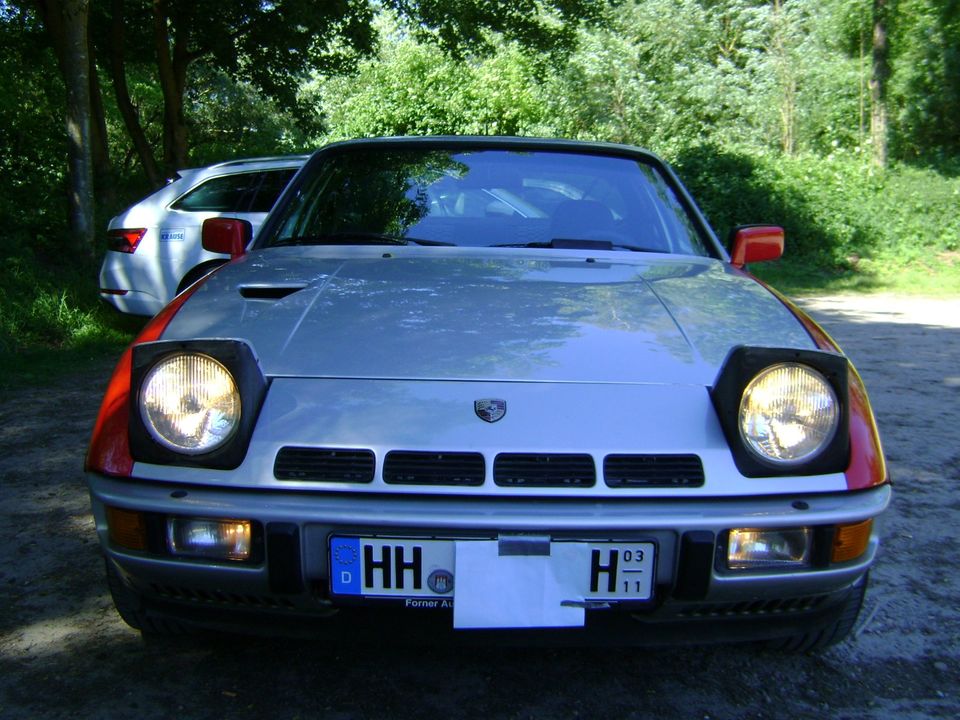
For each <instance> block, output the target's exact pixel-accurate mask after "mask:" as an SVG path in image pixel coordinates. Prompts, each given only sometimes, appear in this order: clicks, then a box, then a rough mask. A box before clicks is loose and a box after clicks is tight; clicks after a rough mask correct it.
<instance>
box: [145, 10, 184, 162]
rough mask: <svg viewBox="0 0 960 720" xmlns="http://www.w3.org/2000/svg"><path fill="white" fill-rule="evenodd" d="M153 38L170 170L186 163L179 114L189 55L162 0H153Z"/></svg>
mask: <svg viewBox="0 0 960 720" xmlns="http://www.w3.org/2000/svg"><path fill="white" fill-rule="evenodd" d="M171 32H172V35H173V37H172V40H173V48H172V53H171V47H170V41H171V37H170V36H171ZM153 39H154V45H155V48H156V52H157V68H158V70H159V76H160V88H161V90H162V91H163V160H164V164H165V165H166V169H167V172H169V173H173V172H176V171H177V170H178V169H180V168H182V167H185V166H186V164H187V122H186V118H185V117H184V114H183V94H184V90H185V86H186V75H187V66H188V65H189V58H188V53H187V43H186V37H184V35H183V34H182V33H178V32H176V28H175V27H172V26H171V23H170V16H169V14H168V12H167V6H166V2H165V1H164V0H154V2H153Z"/></svg>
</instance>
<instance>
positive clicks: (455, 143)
mask: <svg viewBox="0 0 960 720" xmlns="http://www.w3.org/2000/svg"><path fill="white" fill-rule="evenodd" d="M424 146H425V147H438V148H439V147H453V148H462V149H464V150H469V149H477V150H484V149H500V150H544V151H551V150H552V151H561V152H563V151H565V152H574V153H587V154H598V155H620V156H627V157H633V158H643V159H644V160H646V161H648V162H653V163H655V164H658V165H664V164H665V163H664V162H663V160H662V159H661V158H660V157H658V156H657V155H656V154H655V153H652V152H650V151H649V150H645V149H643V148H640V147H636V146H634V145H624V144H619V143H610V142H599V141H589V140H565V139H556V138H541V137H518V136H508V135H423V136H395V137H376V138H358V139H353V140H341V141H339V142H333V143H330V144H329V145H325V146H324V147H322V148H320V149H319V150H318V151H317V153H316V154H322V153H325V152H327V151H335V150H349V149H354V148H356V149H360V148H369V147H424Z"/></svg>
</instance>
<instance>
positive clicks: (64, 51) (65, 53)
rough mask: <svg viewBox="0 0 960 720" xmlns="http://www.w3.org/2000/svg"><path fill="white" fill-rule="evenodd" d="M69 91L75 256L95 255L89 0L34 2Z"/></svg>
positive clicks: (71, 225)
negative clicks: (88, 49)
mask: <svg viewBox="0 0 960 720" xmlns="http://www.w3.org/2000/svg"><path fill="white" fill-rule="evenodd" d="M36 1H37V8H38V10H39V11H40V15H41V17H42V18H43V24H44V27H45V28H46V30H47V34H48V35H49V37H50V39H51V41H52V44H53V48H54V51H55V52H56V55H57V62H58V63H59V65H60V72H61V73H62V74H63V80H64V85H65V86H66V90H67V107H66V111H67V112H66V130H67V161H68V164H69V169H70V189H69V194H68V207H69V213H70V233H71V235H72V244H73V245H74V248H75V250H76V252H78V253H79V254H81V255H86V256H91V257H92V256H93V243H94V233H95V226H94V202H93V197H94V196H93V155H92V151H91V136H90V57H89V55H88V52H87V47H88V43H87V23H88V20H89V16H90V6H89V3H88V0H36Z"/></svg>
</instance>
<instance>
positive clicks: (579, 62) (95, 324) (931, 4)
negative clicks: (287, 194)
mask: <svg viewBox="0 0 960 720" xmlns="http://www.w3.org/2000/svg"><path fill="white" fill-rule="evenodd" d="M245 3H246V4H245ZM93 5H94V14H95V16H94V17H93V18H92V20H91V23H92V26H93V27H94V28H95V35H94V41H95V42H94V44H95V46H96V47H99V48H101V51H102V52H101V54H100V55H99V56H98V65H97V67H98V68H99V70H100V72H99V73H98V77H99V80H100V84H101V88H102V94H101V95H102V99H103V103H104V118H105V122H106V130H107V140H108V145H109V147H108V150H109V159H110V167H111V172H110V176H109V179H108V180H107V181H104V180H103V178H101V179H100V185H99V186H98V203H99V205H98V218H97V224H98V226H99V227H104V226H105V224H106V221H107V219H108V218H109V217H110V216H111V215H113V214H115V213H116V212H117V211H119V210H120V209H121V208H122V207H124V206H125V205H127V204H129V203H131V202H133V201H135V200H136V199H137V198H138V197H140V196H142V195H144V194H145V193H147V192H148V191H149V189H150V185H149V182H148V181H147V178H146V176H145V175H144V173H143V168H142V166H141V160H140V159H138V153H137V151H136V150H135V149H134V146H133V143H132V141H131V138H130V135H129V133H128V129H127V128H126V127H125V124H124V121H123V119H122V117H121V112H120V108H119V106H118V104H117V101H116V100H115V93H114V87H113V84H112V80H111V73H110V67H109V62H108V59H107V58H105V57H103V51H106V50H107V49H108V48H109V47H110V44H109V40H110V36H109V33H108V32H107V29H108V26H107V25H105V24H104V23H105V22H106V19H108V18H106V15H104V13H105V12H106V9H107V7H108V6H107V4H98V3H94V4H93ZM193 5H194V4H191V3H188V2H172V0H171V2H170V3H168V4H167V5H166V6H165V7H169V8H174V9H177V8H179V10H178V12H180V11H182V12H187V10H185V9H189V8H191V7H193ZM149 6H150V5H149V3H145V2H141V1H137V2H128V3H127V4H126V8H127V13H128V15H129V19H130V31H129V32H128V36H127V39H126V41H125V42H126V45H125V48H126V85H127V89H128V90H129V94H130V98H131V102H132V104H133V106H134V107H135V109H136V111H137V113H138V119H139V124H140V126H141V127H142V129H143V131H144V135H145V137H146V139H147V141H148V143H149V144H150V146H151V147H152V149H153V152H154V153H155V154H156V156H157V157H161V156H163V150H164V134H165V121H164V113H165V98H164V95H163V93H162V92H161V87H160V84H159V83H158V80H157V76H156V68H155V61H154V53H153V51H152V49H151V50H150V51H148V52H143V51H142V48H143V47H151V40H150V37H149V33H147V32H146V31H145V30H144V28H146V27H147V25H144V24H143V23H144V22H146V20H149V13H148V7H149ZM201 6H202V7H201ZM216 6H217V4H216V3H213V4H210V3H200V4H196V7H197V8H199V9H198V10H196V12H197V13H201V10H202V11H203V12H206V13H208V14H209V13H210V12H213V13H214V14H216ZM248 6H249V7H250V8H256V9H257V12H258V13H261V12H266V11H268V10H269V8H271V7H273V6H274V4H272V3H271V4H262V3H252V4H251V3H250V2H248V0H236V1H235V2H233V3H232V4H231V5H230V8H232V9H231V11H230V12H231V13H233V14H232V15H231V17H230V22H233V23H235V25H236V27H242V25H243V8H244V7H248ZM287 6H289V7H290V8H300V9H302V8H303V7H306V6H305V5H304V4H303V3H302V2H293V1H292V0H290V1H289V2H286V3H284V4H283V7H287ZM343 6H344V8H347V6H349V9H350V12H349V13H346V10H344V12H345V13H346V14H344V15H343V18H351V20H350V22H351V23H354V24H353V25H350V26H349V27H347V26H344V27H334V25H335V23H334V25H331V26H330V27H331V30H330V34H329V35H327V36H325V37H326V41H325V44H322V46H321V45H317V46H315V47H313V48H312V50H311V52H315V53H319V55H318V57H319V56H321V55H322V57H324V58H326V59H327V60H326V61H324V62H320V61H319V60H318V61H316V62H314V61H313V60H311V61H310V62H307V61H306V60H305V59H304V57H305V56H301V55H298V54H297V53H293V54H290V55H289V57H287V56H284V55H283V52H282V51H281V50H282V46H283V43H282V42H281V43H276V42H271V43H268V44H269V46H270V47H271V48H272V49H271V51H270V52H271V53H272V54H271V55H270V58H269V60H270V62H269V63H267V62H260V60H259V59H258V55H257V53H256V52H254V47H255V46H256V42H255V41H254V40H249V38H248V39H247V40H244V42H246V43H247V44H246V45H244V44H241V45H239V46H237V47H230V48H227V47H226V46H225V45H224V46H222V47H221V45H222V41H223V40H225V37H219V41H221V45H217V44H216V43H213V44H209V46H210V47H212V48H214V49H213V50H211V51H210V52H209V53H207V54H206V55H204V54H202V53H200V52H197V53H196V57H195V58H194V59H193V60H191V62H190V64H189V67H188V72H187V75H186V79H185V84H184V90H185V92H184V95H183V103H184V107H183V115H184V118H185V123H186V128H187V137H188V140H189V152H190V161H191V163H192V164H206V163H210V162H214V161H219V160H224V159H228V158H231V157H238V156H255V155H263V154H277V153H287V152H299V151H303V150H307V149H310V148H311V147H315V146H317V145H319V144H322V143H323V142H326V141H328V140H332V139H338V138H344V137H355V136H364V135H382V134H437V133H476V134H521V135H541V136H564V137H574V138H583V139H598V140H608V141H615V142H627V143H634V144H639V145H643V146H646V147H648V148H650V149H652V150H654V151H656V152H659V153H660V154H662V155H663V156H665V157H666V158H667V159H668V160H669V161H671V162H672V163H673V164H674V165H675V166H676V168H677V169H678V171H679V173H680V175H681V177H683V178H684V180H685V181H686V182H687V183H688V185H689V186H690V188H691V189H692V190H693V192H694V195H695V196H696V198H697V200H698V202H699V203H700V205H701V206H702V208H703V210H704V212H705V214H706V215H707V216H708V217H709V218H710V220H711V221H712V223H713V225H714V226H715V228H716V229H717V232H718V234H719V235H720V236H721V238H723V237H725V236H726V234H727V233H728V231H729V230H730V228H732V227H734V226H735V225H737V224H741V223H751V222H771V223H778V224H782V225H783V226H784V227H785V228H786V230H787V237H788V253H787V256H786V258H785V260H784V261H783V262H782V263H781V264H780V266H781V268H783V267H791V268H801V269H805V270H808V271H809V270H810V269H815V270H816V273H812V272H807V273H806V276H807V277H816V278H818V279H819V281H820V282H821V284H822V283H825V282H828V281H829V279H830V278H834V277H838V278H849V277H851V276H860V277H861V278H867V277H875V278H876V277H880V276H881V275H882V274H883V273H882V268H884V267H887V266H898V267H899V266H903V265H905V264H913V265H915V266H918V267H923V268H928V267H936V266H937V264H938V263H939V264H940V265H941V266H942V265H944V264H945V263H948V262H950V261H951V259H952V258H954V257H956V253H957V251H958V250H960V247H958V246H960V212H958V208H960V179H958V175H960V172H958V171H960V2H956V0H898V1H897V2H895V3H892V5H891V6H892V8H893V12H892V13H891V15H890V17H889V26H888V31H889V37H890V65H891V69H892V74H891V76H890V81H889V85H888V88H887V99H888V104H889V122H890V125H889V141H890V158H891V164H890V166H889V167H887V168H877V167H875V166H874V165H873V164H872V163H871V156H872V148H871V144H870V143H871V140H870V110H871V107H870V103H871V97H870V90H869V83H870V79H871V58H870V52H871V39H872V31H873V28H872V22H873V18H872V15H871V13H872V8H873V3H872V0H618V1H617V2H611V3H607V2H595V1H590V0H573V1H571V2H568V1H567V0H524V2H522V3H512V4H511V3H509V2H506V0H502V1H501V0H489V1H488V0H431V1H430V2H421V3H416V4H413V3H408V2H406V0H392V1H391V2H386V3H382V4H381V5H380V7H381V8H393V11H391V12H387V11H385V10H381V11H380V12H379V14H378V15H377V17H376V18H375V19H374V20H373V22H372V24H367V25H364V26H360V25H357V24H356V23H357V22H360V21H361V20H363V21H365V20H364V19H369V18H370V17H372V14H371V12H370V8H372V7H374V6H373V5H371V4H368V3H367V2H365V0H349V1H348V2H344V3H343ZM508 6H509V7H511V8H513V10H511V11H510V13H507V14H505V15H504V14H502V13H501V14H500V15H497V12H495V11H499V10H502V9H503V8H505V7H508ZM31 7H32V6H31V4H30V3H28V2H25V1H24V2H16V1H14V0H10V1H7V0H0V78H2V81H3V87H4V92H5V93H6V102H5V103H4V104H3V105H2V106H0V170H2V172H0V216H2V217H3V218H4V220H5V233H4V234H3V236H2V237H0V354H2V353H7V352H9V351H11V350H15V349H19V348H24V347H32V346H37V345H46V346H74V347H85V346H87V345H89V344H90V343H93V344H96V343H99V342H107V343H110V342H117V341H118V340H119V339H122V338H125V337H127V336H128V333H129V325H128V324H125V322H124V321H122V320H120V319H118V318H117V317H116V316H113V315H110V314H108V313H106V312H105V311H104V309H103V308H101V307H100V306H99V305H98V304H97V299H96V282H95V272H96V267H95V266H94V265H90V264H89V262H79V263H78V262H77V261H76V260H75V259H74V258H69V257H64V256H63V252H62V249H63V248H65V247H68V246H69V243H67V242H66V241H65V240H66V233H67V231H66V194H67V191H68V190H67V172H66V166H65V146H66V143H65V140H64V129H63V121H62V119H61V118H62V117H63V110H62V108H63V103H64V90H63V86H62V80H61V79H60V76H59V72H58V68H57V63H56V60H55V58H54V55H53V53H52V52H51V50H50V48H49V46H48V43H47V38H46V36H45V34H44V31H43V27H42V25H41V24H40V23H39V21H38V19H37V18H36V17H35V15H34V14H33V13H32V12H31V9H30V8H31ZM111 7H112V6H111ZM277 7H280V4H279V3H278V4H277ZM330 7H333V5H331V6H330ZM234 11H236V12H234ZM454 11H456V12H454ZM191 12H192V11H191ZM564 13H566V15H565V14H564ZM201 14H202V13H201ZM191 17H192V16H191ZM191 17H188V18H186V19H184V18H182V17H181V18H179V19H177V20H176V22H177V23H187V22H188V21H190V20H191ZM330 17H332V16H330V15H329V14H328V15H327V18H328V21H329V18H330ZM410 18H415V19H416V22H410ZM574 18H575V19H578V20H580V21H583V20H586V22H585V23H584V22H573V19H574ZM192 19H193V20H195V19H196V18H195V17H192ZM287 19H289V18H287ZM274 20H277V18H274ZM474 20H476V22H474ZM224 22H226V19H224ZM171 23H172V24H171V28H173V29H172V30H171V33H172V35H171V43H172V44H173V38H174V35H175V33H174V30H175V29H176V27H179V26H177V25H176V23H174V22H173V21H171ZM208 24H209V23H208ZM184 27H187V26H186V25H184ZM304 27H306V26H304ZM137 28H140V29H139V30H137ZM214 30H215V28H213V27H210V28H207V27H206V26H205V24H204V23H195V22H194V23H192V24H190V25H189V31H190V33H192V34H191V35H190V38H191V43H193V44H194V45H193V47H196V48H198V49H202V48H206V47H207V45H205V44H204V43H205V39H206V38H207V36H206V35H205V33H206V32H207V31H210V32H213V31H214ZM268 31H270V28H268V27H266V26H263V25H262V24H261V25H258V28H257V33H253V34H251V35H250V37H251V38H254V37H260V36H262V35H263V33H265V32H268ZM270 32H274V33H279V32H281V28H280V26H279V25H278V26H277V28H274V30H273V31H270ZM258 33H259V35H258ZM271 37H272V36H271ZM248 40H249V41H248ZM250 43H253V44H252V45H251V44H250ZM216 48H220V50H217V49H216ZM238 48H239V53H238V54H234V51H235V50H237V49H238ZM244 48H246V50H244ZM314 60H316V58H314ZM258 63H259V64H258ZM101 252H102V248H100V252H98V253H97V255H100V253H101ZM98 260H99V258H96V259H95V260H94V262H97V261H98ZM946 277H950V278H952V277H955V274H950V275H947V276H946ZM861 285H863V283H861ZM958 289H960V288H958Z"/></svg>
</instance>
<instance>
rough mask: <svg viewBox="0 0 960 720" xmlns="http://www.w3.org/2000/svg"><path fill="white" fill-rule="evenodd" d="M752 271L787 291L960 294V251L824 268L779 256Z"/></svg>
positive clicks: (811, 293)
mask: <svg viewBox="0 0 960 720" xmlns="http://www.w3.org/2000/svg"><path fill="white" fill-rule="evenodd" d="M750 271H751V272H753V273H754V274H755V275H756V276H757V277H759V278H760V279H762V280H764V281H765V282H767V283H769V284H771V285H773V286H774V287H775V288H777V289H778V290H780V291H781V292H783V293H785V294H787V295H793V296H799V295H825V294H830V295H833V294H843V293H858V294H863V293H892V294H897V295H916V296H925V297H957V296H960V255H957V254H956V253H943V254H941V255H940V256H938V257H933V258H932V259H931V260H930V261H929V262H921V261H917V260H914V261H912V262H900V261H899V260H898V259H897V258H894V257H886V258H884V259H883V260H876V259H869V258H863V259H859V260H857V261H856V262H855V263H851V264H850V265H849V266H848V267H847V268H844V269H824V268H821V267H817V266H815V265H812V264H808V263H803V262H791V261H789V260H779V261H777V262H771V263H760V264H757V265H752V266H751V267H750Z"/></svg>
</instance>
